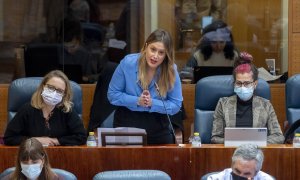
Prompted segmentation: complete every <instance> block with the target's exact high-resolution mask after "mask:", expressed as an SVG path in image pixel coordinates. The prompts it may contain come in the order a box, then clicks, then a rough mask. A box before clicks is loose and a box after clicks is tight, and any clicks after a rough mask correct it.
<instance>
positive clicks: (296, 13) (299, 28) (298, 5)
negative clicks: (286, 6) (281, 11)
mask: <svg viewBox="0 0 300 180" xmlns="http://www.w3.org/2000/svg"><path fill="white" fill-rule="evenodd" d="M289 3H291V4H292V8H290V10H292V12H291V14H292V17H289V22H291V24H292V26H293V27H292V32H293V33H300V1H298V0H291V1H289ZM290 20H292V21H290Z"/></svg>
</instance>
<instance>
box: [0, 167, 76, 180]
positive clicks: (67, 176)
mask: <svg viewBox="0 0 300 180" xmlns="http://www.w3.org/2000/svg"><path fill="white" fill-rule="evenodd" d="M14 170H15V167H11V168H7V169H5V170H4V171H3V172H2V173H1V174H0V179H2V178H3V177H5V176H7V175H8V174H10V173H12V172H13V171H14ZM52 170H53V171H54V172H55V173H56V174H57V175H59V176H60V177H63V178H64V180H77V177H76V176H75V175H74V174H73V173H71V172H69V171H66V170H63V169H57V168H52Z"/></svg>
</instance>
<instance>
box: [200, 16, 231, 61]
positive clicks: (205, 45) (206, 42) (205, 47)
mask: <svg viewBox="0 0 300 180" xmlns="http://www.w3.org/2000/svg"><path fill="white" fill-rule="evenodd" d="M227 27H228V26H227V24H226V23H225V22H223V21H221V20H216V21H214V22H212V23H211V24H209V25H208V26H206V27H205V28H204V29H203V32H202V35H203V36H204V35H205V34H207V33H209V32H213V31H217V29H221V28H227ZM197 49H200V51H201V53H202V54H203V57H204V60H205V61H207V60H208V59H209V58H210V56H211V55H212V52H213V49H212V47H211V40H210V39H209V38H205V37H204V38H203V39H202V40H201V41H200V43H199V45H198V46H197ZM234 49H235V46H234V40H233V35H232V33H231V32H230V41H226V45H225V47H224V50H223V51H224V56H225V57H226V59H231V60H233V59H234Z"/></svg>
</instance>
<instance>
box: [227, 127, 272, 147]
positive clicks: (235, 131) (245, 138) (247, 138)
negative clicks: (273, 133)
mask: <svg viewBox="0 0 300 180" xmlns="http://www.w3.org/2000/svg"><path fill="white" fill-rule="evenodd" d="M224 139H225V140H224V145H225V146H239V145H241V144H247V143H251V144H256V145H258V146H267V128H225V135H224Z"/></svg>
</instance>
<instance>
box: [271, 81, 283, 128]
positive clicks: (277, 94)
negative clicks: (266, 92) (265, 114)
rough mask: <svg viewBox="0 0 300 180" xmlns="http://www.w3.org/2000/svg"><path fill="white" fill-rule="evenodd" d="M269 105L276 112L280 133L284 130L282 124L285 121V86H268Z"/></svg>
mask: <svg viewBox="0 0 300 180" xmlns="http://www.w3.org/2000/svg"><path fill="white" fill-rule="evenodd" d="M270 89H271V103H272V105H273V107H274V110H275V112H276V115H277V118H278V121H279V124H280V127H281V130H282V132H283V131H284V130H285V127H284V122H285V121H286V112H285V111H286V109H285V84H270Z"/></svg>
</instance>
